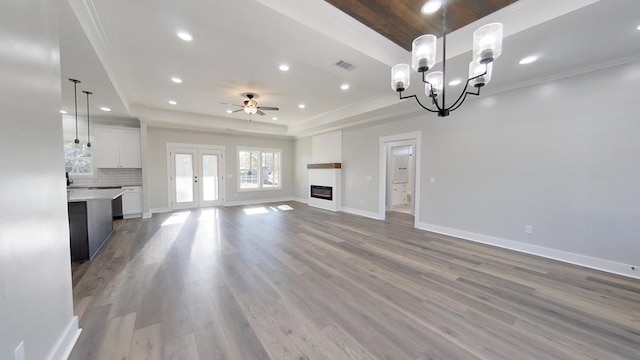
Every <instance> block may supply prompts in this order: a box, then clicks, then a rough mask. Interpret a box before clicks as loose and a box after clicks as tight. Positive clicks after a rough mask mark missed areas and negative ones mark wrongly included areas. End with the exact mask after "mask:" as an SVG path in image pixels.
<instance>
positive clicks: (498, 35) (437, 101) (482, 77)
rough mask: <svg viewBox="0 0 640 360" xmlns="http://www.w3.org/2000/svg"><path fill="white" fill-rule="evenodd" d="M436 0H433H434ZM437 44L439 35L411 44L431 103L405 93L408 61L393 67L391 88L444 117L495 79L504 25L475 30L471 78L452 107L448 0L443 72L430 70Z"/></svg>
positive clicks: (413, 63) (444, 9)
mask: <svg viewBox="0 0 640 360" xmlns="http://www.w3.org/2000/svg"><path fill="white" fill-rule="evenodd" d="M433 1H434V0H431V1H430V3H431V2H433ZM427 5H429V3H427ZM436 43H437V38H436V36H435V35H431V34H428V35H422V36H419V37H417V38H416V39H415V40H413V43H412V47H411V67H412V68H413V70H415V71H417V72H419V73H421V74H422V82H423V83H424V84H425V88H424V89H425V94H426V95H427V96H428V97H429V98H431V106H425V105H423V104H422V103H421V102H420V99H418V97H417V95H415V94H414V95H408V96H402V92H403V91H405V90H406V89H408V88H409V82H410V81H409V79H410V77H411V70H410V68H409V65H408V64H397V65H395V66H394V67H392V68H391V88H392V89H393V90H395V91H397V92H398V95H399V97H400V99H409V98H414V99H415V100H416V101H417V102H418V104H419V105H420V106H421V107H422V108H423V109H425V110H427V111H430V112H434V113H438V116H440V117H444V116H449V113H450V112H452V111H454V110H456V109H457V108H459V107H460V106H461V105H462V103H463V102H464V101H465V100H466V99H467V95H476V96H477V95H480V88H482V87H483V86H485V85H486V84H488V83H489V81H491V72H492V68H493V61H494V60H495V59H497V58H498V57H499V56H500V54H502V24H500V23H492V24H487V25H484V26H482V27H480V28H479V29H478V30H476V31H475V32H474V33H473V55H472V56H473V60H472V61H471V63H469V78H468V79H467V82H466V84H465V86H464V90H462V92H461V93H460V95H459V96H458V98H457V100H456V101H455V102H453V103H452V104H450V105H449V106H447V105H446V92H447V90H446V86H445V84H446V81H447V4H446V0H442V71H432V72H429V73H427V72H428V71H429V70H430V69H431V68H432V67H433V66H434V65H435V63H436ZM470 89H471V90H470Z"/></svg>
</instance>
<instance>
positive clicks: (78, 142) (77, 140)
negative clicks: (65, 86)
mask: <svg viewBox="0 0 640 360" xmlns="http://www.w3.org/2000/svg"><path fill="white" fill-rule="evenodd" d="M69 81H71V82H72V83H73V98H74V100H75V110H76V139H75V140H74V141H73V142H74V143H76V144H80V139H78V90H77V85H78V84H79V83H80V80H76V79H69Z"/></svg>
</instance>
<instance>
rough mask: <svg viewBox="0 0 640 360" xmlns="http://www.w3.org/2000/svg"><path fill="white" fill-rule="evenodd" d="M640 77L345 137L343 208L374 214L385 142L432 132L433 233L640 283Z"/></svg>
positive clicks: (627, 71) (424, 204)
mask: <svg viewBox="0 0 640 360" xmlns="http://www.w3.org/2000/svg"><path fill="white" fill-rule="evenodd" d="M638 81H640V63H634V64H629V65H624V66H619V67H615V68H610V69H605V70H601V71H597V72H592V73H588V74H583V75H579V76H575V77H571V78H565V79H559V80H556V81H551V82H547V83H544V84H540V85H536V86H531V87H527V88H522V89H518V90H514V91H510V92H505V93H501V94H497V95H495V96H483V97H480V98H478V99H472V100H469V101H467V103H465V105H463V107H461V108H460V109H459V110H457V111H456V112H454V113H453V114H452V115H451V116H449V117H448V118H444V119H442V118H437V117H435V116H432V115H430V114H426V113H425V114H424V115H421V116H420V117H419V118H414V119H408V120H399V121H394V122H391V123H386V124H382V125H376V126H371V127H366V128H358V129H351V130H345V131H344V132H343V159H344V161H343V162H344V164H345V169H344V174H345V175H344V181H345V191H344V196H343V199H344V204H343V206H346V207H352V208H358V209H361V210H365V211H375V210H376V208H377V201H378V200H377V196H376V195H375V194H377V187H378V178H377V176H376V175H375V174H377V173H378V166H379V165H378V159H377V157H378V155H377V154H378V149H377V147H378V139H379V137H380V136H385V135H391V134H396V133H404V132H410V131H417V130H422V133H423V140H422V154H421V159H422V162H421V170H422V174H421V175H422V176H421V188H422V191H421V192H422V194H421V199H419V201H420V202H421V203H420V204H421V218H420V219H418V220H419V222H420V223H422V225H423V226H424V227H427V228H431V229H435V230H441V231H449V230H453V232H458V233H459V234H466V235H468V237H474V236H476V235H477V236H478V237H480V238H483V239H484V240H487V239H488V240H496V241H502V240H507V241H511V242H514V244H515V245H516V247H518V246H521V245H523V246H522V247H523V248H532V249H533V248H535V249H534V250H536V249H537V250H540V249H552V250H554V251H551V252H550V253H554V254H556V255H559V256H560V257H562V256H565V255H566V256H567V257H569V258H572V259H574V260H573V261H575V262H578V260H579V261H582V262H583V263H584V262H590V261H592V260H593V264H591V265H593V266H595V267H598V266H600V267H603V266H604V267H606V266H611V267H614V268H615V269H614V271H617V272H620V273H625V274H627V275H632V276H635V275H634V273H631V270H630V266H627V265H635V266H637V265H640V258H639V257H638V254H640V242H638V241H637V234H638V233H640V222H639V221H638V219H640V206H638V204H640V191H639V189H638V184H640V161H638V154H640V141H638V140H637V137H638V134H639V133H640V121H638V120H637V119H638V113H640V102H638V101H637V84H638ZM603 84H606V85H603ZM407 106H411V105H410V104H407ZM371 174H372V175H373V180H371V181H370V180H367V178H366V177H367V176H368V175H371ZM431 177H434V178H435V179H436V182H435V183H434V184H432V183H431V182H430V178H431ZM360 201H363V204H360ZM525 225H532V226H533V230H534V231H533V234H525V233H524V226H525ZM519 244H520V245H519ZM538 248H539V249H538ZM534 252H535V251H534ZM543 252H544V251H543ZM563 252H566V254H564V253H563ZM571 254H578V255H582V256H585V257H590V258H593V259H589V258H585V257H583V258H580V256H577V257H576V256H572V255H571ZM576 259H578V260H576ZM598 259H602V260H606V261H605V262H609V263H607V264H604V265H602V264H600V265H598V264H596V263H598ZM594 264H595V265H594ZM586 265H589V264H586ZM618 265H620V266H618Z"/></svg>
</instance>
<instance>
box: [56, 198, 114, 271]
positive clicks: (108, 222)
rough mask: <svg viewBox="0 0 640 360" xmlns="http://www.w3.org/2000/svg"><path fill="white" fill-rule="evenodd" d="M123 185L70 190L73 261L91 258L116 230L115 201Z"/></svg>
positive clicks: (68, 200) (68, 199)
mask: <svg viewBox="0 0 640 360" xmlns="http://www.w3.org/2000/svg"><path fill="white" fill-rule="evenodd" d="M120 196H122V189H95V190H90V189H73V190H67V205H68V210H69V235H70V241H71V261H82V260H89V259H91V258H93V257H94V256H95V254H96V253H97V252H98V250H100V248H102V246H104V244H105V243H106V242H107V240H109V237H110V236H111V233H112V232H113V211H112V201H113V200H114V199H117V198H118V197H120Z"/></svg>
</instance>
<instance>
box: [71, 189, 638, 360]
mask: <svg viewBox="0 0 640 360" xmlns="http://www.w3.org/2000/svg"><path fill="white" fill-rule="evenodd" d="M412 221H413V218H412V217H411V216H409V215H406V214H398V213H389V218H388V219H387V221H386V222H382V221H375V220H371V219H367V218H362V217H357V216H352V215H347V214H341V213H332V212H327V211H323V210H318V209H314V208H309V207H307V206H306V205H304V204H300V203H295V202H291V203H286V204H267V205H264V206H247V207H229V208H210V209H201V210H191V211H183V212H174V213H167V214H157V215H154V216H153V218H152V219H147V220H142V219H132V220H121V221H118V222H117V223H116V232H115V233H114V235H113V236H112V238H111V240H110V242H109V243H108V245H107V246H106V247H105V248H104V249H102V250H101V251H100V253H99V254H98V255H97V256H96V258H94V260H92V261H89V262H85V263H83V264H74V266H73V282H74V298H75V312H76V314H77V315H78V316H79V317H80V326H81V327H82V329H83V331H82V334H81V336H80V339H79V340H78V342H77V344H76V346H75V348H74V350H73V352H72V354H71V357H70V358H71V359H82V360H85V359H113V360H122V359H132V360H138V359H189V360H193V359H200V360H203V359H238V360H240V359H242V360H244V359H327V360H340V359H351V360H356V359H358V360H364V359H394V360H397V359H491V360H493V359H510V360H512V359H518V360H526V359H536V360H537V359H606V360H613V359H640V281H637V280H633V279H629V278H624V277H619V276H614V275H610V274H605V273H601V272H597V271H593V270H588V269H583V268H580V267H577V266H571V265H567V264H563V263H559V262H555V261H551V260H546V259H542V258H538V257H534V256H528V255H523V254H518V253H515V252H511V251H507V250H502V249H498V248H494V247H490V246H485V245H481V244H476V243H472V242H468V241H464V240H458V239H454V238H451V237H446V236H442V235H437V234H433V233H428V232H425V231H421V230H416V229H413V227H412Z"/></svg>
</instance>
